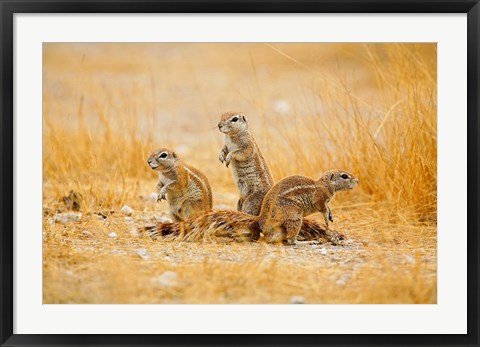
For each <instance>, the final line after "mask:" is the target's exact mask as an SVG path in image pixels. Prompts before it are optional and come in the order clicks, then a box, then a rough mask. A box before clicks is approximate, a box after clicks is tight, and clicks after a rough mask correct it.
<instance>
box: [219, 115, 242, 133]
mask: <svg viewBox="0 0 480 347" xmlns="http://www.w3.org/2000/svg"><path fill="white" fill-rule="evenodd" d="M218 129H219V130H220V131H221V132H222V133H224V134H229V135H232V134H239V133H242V132H244V131H247V130H248V122H247V117H245V115H244V114H243V113H242V112H225V113H224V114H222V117H221V119H220V122H219V123H218Z"/></svg>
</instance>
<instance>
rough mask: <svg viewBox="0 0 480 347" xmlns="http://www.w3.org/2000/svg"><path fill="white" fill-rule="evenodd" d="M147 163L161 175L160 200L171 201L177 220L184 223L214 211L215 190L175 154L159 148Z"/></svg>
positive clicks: (205, 179) (171, 214)
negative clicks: (213, 198) (213, 191)
mask: <svg viewBox="0 0 480 347" xmlns="http://www.w3.org/2000/svg"><path fill="white" fill-rule="evenodd" d="M147 163H148V165H149V166H150V168H152V170H155V171H157V172H158V177H159V181H158V184H157V190H158V198H157V201H161V200H163V199H166V200H167V201H168V204H169V208H170V216H171V217H172V219H173V221H175V222H179V221H184V220H187V219H188V218H192V217H197V216H199V215H201V214H204V213H205V212H207V211H210V210H211V209H212V189H211V188H210V184H209V183H208V179H207V177H205V175H204V174H203V173H201V172H200V171H199V170H197V169H196V168H194V167H193V166H190V165H187V164H185V163H184V162H182V161H181V160H180V158H179V157H178V155H177V154H176V153H175V152H173V151H171V150H169V149H167V148H160V149H157V150H155V151H154V152H153V153H152V154H151V155H150V156H149V157H148V159H147Z"/></svg>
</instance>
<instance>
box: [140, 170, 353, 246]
mask: <svg viewBox="0 0 480 347" xmlns="http://www.w3.org/2000/svg"><path fill="white" fill-rule="evenodd" d="M357 184H358V178H356V177H355V176H353V175H352V174H350V173H348V172H346V171H341V170H331V171H326V172H325V173H324V174H323V175H322V176H321V177H320V179H319V180H318V181H314V180H312V179H310V178H307V177H303V176H290V177H287V178H285V179H283V180H281V181H280V182H278V183H277V184H275V185H274V186H273V187H272V188H271V189H270V190H269V192H268V193H267V194H266V196H265V199H264V200H263V204H262V208H261V212H260V215H259V216H252V215H249V214H245V213H241V212H236V211H212V212H209V213H207V214H204V215H201V216H199V217H197V218H193V219H189V220H187V221H185V222H180V223H161V224H158V225H156V226H153V227H146V228H145V230H146V232H147V234H148V236H149V237H150V238H151V239H152V240H156V239H158V238H159V237H166V238H173V239H180V240H185V241H195V240H203V239H209V238H221V237H224V238H230V239H235V240H238V241H240V240H243V241H246V240H248V241H255V240H258V239H259V238H260V237H261V234H263V239H264V240H265V241H267V242H283V243H286V244H294V243H295V242H296V241H297V236H298V240H299V241H307V240H313V239H319V238H321V239H327V240H328V241H331V242H332V243H337V242H338V241H339V240H341V239H343V238H344V237H343V235H341V234H339V233H337V232H334V231H332V230H330V229H329V222H330V221H333V216H332V213H331V210H330V207H329V206H328V204H329V202H330V201H331V200H332V198H333V196H334V195H335V192H337V191H340V190H349V189H353V188H354V187H356V185H357ZM315 212H320V213H322V214H323V217H324V220H325V224H326V228H324V227H321V226H320V225H319V224H318V223H317V222H315V221H312V220H307V219H304V218H303V217H304V216H307V215H310V214H312V213H315Z"/></svg>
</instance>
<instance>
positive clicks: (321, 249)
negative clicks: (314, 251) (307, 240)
mask: <svg viewBox="0 0 480 347" xmlns="http://www.w3.org/2000/svg"><path fill="white" fill-rule="evenodd" d="M318 251H319V252H320V254H322V255H326V254H327V250H326V249H325V248H320V249H319V250H318Z"/></svg>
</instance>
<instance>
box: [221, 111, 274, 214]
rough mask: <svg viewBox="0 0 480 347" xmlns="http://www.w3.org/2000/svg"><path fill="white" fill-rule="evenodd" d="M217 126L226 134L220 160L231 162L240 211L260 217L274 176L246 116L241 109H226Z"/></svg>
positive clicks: (226, 162) (228, 163)
mask: <svg viewBox="0 0 480 347" xmlns="http://www.w3.org/2000/svg"><path fill="white" fill-rule="evenodd" d="M218 129H219V130H220V131H221V132H222V133H224V134H225V145H224V146H223V148H222V150H221V151H220V155H219V159H220V162H222V163H225V165H226V166H227V167H228V166H229V165H230V164H232V170H233V176H234V178H235V182H236V183H237V186H238V190H239V191H240V198H239V200H238V203H237V210H238V211H241V212H244V213H248V214H251V215H254V216H257V215H258V214H259V213H260V208H261V206H262V200H263V197H264V196H265V194H266V193H267V191H268V190H269V189H270V187H272V185H273V179H272V174H271V173H270V170H269V169H268V166H267V163H266V162H265V159H264V158H263V156H262V153H261V152H260V149H259V148H258V146H257V143H256V142H255V139H254V138H253V135H252V134H251V133H250V132H249V130H248V122H247V118H246V117H245V115H244V114H243V113H241V112H226V113H224V114H223V115H222V117H221V120H220V123H218Z"/></svg>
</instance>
